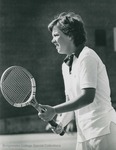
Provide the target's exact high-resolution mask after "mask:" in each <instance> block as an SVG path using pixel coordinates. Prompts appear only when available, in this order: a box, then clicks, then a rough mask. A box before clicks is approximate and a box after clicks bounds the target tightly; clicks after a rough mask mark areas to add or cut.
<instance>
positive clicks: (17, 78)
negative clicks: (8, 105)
mask: <svg viewBox="0 0 116 150" xmlns="http://www.w3.org/2000/svg"><path fill="white" fill-rule="evenodd" d="M3 91H4V92H5V93H4V94H5V96H6V97H7V99H8V100H10V101H12V102H13V103H23V102H25V101H26V100H27V99H28V98H29V96H30V94H31V81H30V77H29V76H28V75H27V74H26V73H25V72H24V71H23V70H21V69H18V68H15V69H13V70H12V71H11V72H10V73H9V74H8V75H7V78H6V79H5V80H4V82H3Z"/></svg>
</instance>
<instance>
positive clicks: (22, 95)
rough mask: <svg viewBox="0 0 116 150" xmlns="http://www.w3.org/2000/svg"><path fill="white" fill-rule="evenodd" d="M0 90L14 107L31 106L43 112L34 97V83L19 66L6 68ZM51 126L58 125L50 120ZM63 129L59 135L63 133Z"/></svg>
mask: <svg viewBox="0 0 116 150" xmlns="http://www.w3.org/2000/svg"><path fill="white" fill-rule="evenodd" d="M1 92H2V94H3V96H4V98H5V99H6V100H7V101H8V103H10V104H11V105H12V106H14V107H24V106H27V105H31V106H33V107H34V108H35V109H36V110H37V111H38V112H44V111H46V110H44V109H43V108H41V107H40V106H39V104H38V102H37V100H36V98H35V94H36V83H35V79H34V77H33V76H32V75H31V73H30V72H29V71H27V70H26V69H25V68H23V67H21V66H11V67H9V68H7V69H6V70H5V71H4V72H3V74H2V76H1ZM49 123H50V124H51V126H53V127H58V126H59V125H58V124H57V123H56V122H55V121H53V120H51V121H49ZM64 133H65V132H64V130H63V131H62V133H60V135H64Z"/></svg>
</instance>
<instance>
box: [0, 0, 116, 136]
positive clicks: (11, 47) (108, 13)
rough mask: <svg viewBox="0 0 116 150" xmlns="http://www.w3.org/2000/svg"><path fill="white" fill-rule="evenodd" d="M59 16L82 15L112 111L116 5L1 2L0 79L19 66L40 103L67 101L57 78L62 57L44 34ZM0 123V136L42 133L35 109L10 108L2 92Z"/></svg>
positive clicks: (90, 0) (70, 0)
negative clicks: (103, 66) (104, 75)
mask: <svg viewBox="0 0 116 150" xmlns="http://www.w3.org/2000/svg"><path fill="white" fill-rule="evenodd" d="M63 11H74V12H76V13H78V14H80V15H81V16H82V18H83V20H84V22H85V27H86V30H87V36H88V41H87V45H88V46H90V47H91V48H93V49H94V50H95V51H96V52H97V53H98V54H99V55H100V57H101V58H102V60H103V62H104V63H105V64H106V66H107V71H108V75H109V79H110V84H111V90H112V93H111V97H112V103H113V106H114V107H115V102H116V94H115V89H116V67H115V65H116V52H114V41H116V39H114V38H113V29H114V27H116V1H115V0H110V1H109V0H87V1H85V0H0V76H1V75H2V73H3V71H4V70H5V69H6V68H8V67H10V66H12V65H20V66H22V67H25V68H26V69H28V70H29V71H30V72H31V74H33V76H34V78H35V80H36V84H37V94H36V98H37V100H38V102H40V103H42V104H50V105H56V104H59V103H61V102H64V101H65V98H64V85H63V79H62V73H61V64H62V61H63V59H64V57H65V56H64V55H59V54H58V53H57V51H56V49H55V47H54V46H53V45H52V44H51V40H52V37H51V33H50V32H48V29H47V26H48V24H49V23H50V21H52V19H53V17H54V16H55V15H57V14H59V13H61V12H63ZM0 118H1V119H0V133H1V134H4V133H14V132H15V133H20V132H39V131H40V130H39V129H38V127H37V126H38V124H37V123H36V121H37V120H38V117H37V112H36V110H34V109H33V108H32V107H31V106H28V107H25V108H14V107H13V106H11V105H9V104H8V103H7V102H6V101H5V99H4V98H3V96H2V94H1V93H0ZM22 122H23V125H26V123H27V124H28V125H30V126H29V128H28V129H27V130H23V127H22V124H21V123H22ZM12 124H13V125H12ZM14 126H15V129H16V130H14Z"/></svg>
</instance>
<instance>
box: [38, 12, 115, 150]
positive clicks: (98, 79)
mask: <svg viewBox="0 0 116 150" xmlns="http://www.w3.org/2000/svg"><path fill="white" fill-rule="evenodd" d="M48 29H49V30H50V31H51V33H52V37H53V39H52V43H53V44H54V45H55V46H56V49H57V51H58V53H59V54H66V55H67V56H66V58H65V59H64V62H63V64H62V73H63V78H64V85H65V94H66V97H68V99H69V101H66V102H65V103H62V104H59V105H56V106H54V107H52V106H48V105H41V107H43V108H45V109H46V110H47V111H46V112H44V113H41V114H38V115H39V117H40V118H42V119H43V120H45V121H49V120H51V119H53V117H54V116H55V115H57V114H60V113H69V112H72V113H75V118H76V124H77V147H76V150H116V112H115V110H114V108H113V107H112V105H111V98H110V86H109V79H108V75H107V71H106V67H105V65H104V64H103V62H102V60H101V59H100V57H99V56H98V55H97V54H96V52H95V51H94V50H92V49H91V48H89V47H87V46H86V44H85V43H86V31H85V27H84V23H83V21H82V19H81V17H80V16H79V15H77V14H75V13H73V12H69V13H65V12H64V13H61V14H60V15H59V16H57V17H56V18H55V19H54V20H53V21H52V22H51V23H50V24H49V26H48ZM64 119H65V118H64Z"/></svg>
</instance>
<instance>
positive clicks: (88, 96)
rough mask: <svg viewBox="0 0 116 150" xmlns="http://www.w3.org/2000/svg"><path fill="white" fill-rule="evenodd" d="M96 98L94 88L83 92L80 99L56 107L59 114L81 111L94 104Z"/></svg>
mask: <svg viewBox="0 0 116 150" xmlns="http://www.w3.org/2000/svg"><path fill="white" fill-rule="evenodd" d="M94 97H95V89H94V88H86V89H83V90H82V95H81V96H80V97H79V98H78V99H74V100H71V101H68V102H65V103H62V104H60V105H57V106H54V107H53V108H54V109H55V112H56V113H57V114H59V113H64V112H68V111H73V110H76V109H80V108H82V107H84V106H86V105H88V104H90V103H92V102H93V100H94Z"/></svg>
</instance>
